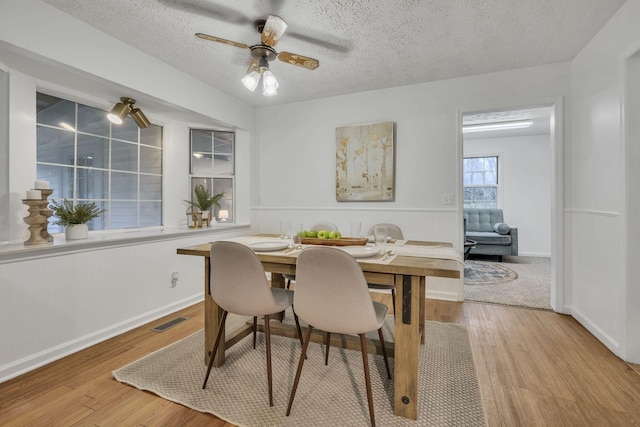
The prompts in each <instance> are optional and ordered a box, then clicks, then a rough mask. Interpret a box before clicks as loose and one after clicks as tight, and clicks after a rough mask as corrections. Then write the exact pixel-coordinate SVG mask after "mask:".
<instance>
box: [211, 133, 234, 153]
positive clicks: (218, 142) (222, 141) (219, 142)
mask: <svg viewBox="0 0 640 427" xmlns="http://www.w3.org/2000/svg"><path fill="white" fill-rule="evenodd" d="M214 136H215V139H214V141H213V152H214V153H216V154H233V141H234V134H233V132H214Z"/></svg>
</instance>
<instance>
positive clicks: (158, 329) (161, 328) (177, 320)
mask: <svg viewBox="0 0 640 427" xmlns="http://www.w3.org/2000/svg"><path fill="white" fill-rule="evenodd" d="M185 320H187V318H186V317H176V318H175V319H173V320H170V321H168V322H167V323H163V324H162V325H159V326H156V327H155V328H153V329H151V330H152V331H154V332H164V331H166V330H167V329H169V328H173V327H174V326H176V325H177V324H179V323H182V322H184V321H185Z"/></svg>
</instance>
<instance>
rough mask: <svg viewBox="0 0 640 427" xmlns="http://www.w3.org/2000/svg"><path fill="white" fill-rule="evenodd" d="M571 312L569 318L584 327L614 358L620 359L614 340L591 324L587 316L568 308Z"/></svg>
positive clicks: (617, 344) (618, 346)
mask: <svg viewBox="0 0 640 427" xmlns="http://www.w3.org/2000/svg"><path fill="white" fill-rule="evenodd" d="M569 308H570V310H571V316H573V318H574V319H576V320H577V321H578V323H580V324H581V325H582V326H584V327H585V328H586V329H587V330H588V331H589V332H591V334H593V336H595V337H596V338H597V339H598V341H600V342H601V343H602V344H604V345H605V346H606V347H607V348H608V349H609V350H611V351H612V352H613V354H615V355H616V356H618V357H620V358H622V357H621V355H620V343H619V342H618V341H616V340H614V339H613V338H612V337H611V336H610V335H609V334H607V333H606V332H604V331H603V330H602V329H600V328H599V327H598V326H597V325H596V324H595V323H593V322H592V321H591V320H590V319H589V318H588V317H587V316H585V315H584V314H583V313H581V312H580V310H578V309H576V308H574V307H569Z"/></svg>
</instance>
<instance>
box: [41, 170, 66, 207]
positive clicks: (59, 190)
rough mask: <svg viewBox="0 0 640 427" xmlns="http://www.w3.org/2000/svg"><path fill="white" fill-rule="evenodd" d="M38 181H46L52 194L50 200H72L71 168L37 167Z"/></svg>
mask: <svg viewBox="0 0 640 427" xmlns="http://www.w3.org/2000/svg"><path fill="white" fill-rule="evenodd" d="M38 181H47V182H48V183H49V188H51V189H52V190H53V193H52V194H51V196H50V197H49V201H51V199H56V200H57V199H71V198H73V168H71V167H68V166H51V165H38Z"/></svg>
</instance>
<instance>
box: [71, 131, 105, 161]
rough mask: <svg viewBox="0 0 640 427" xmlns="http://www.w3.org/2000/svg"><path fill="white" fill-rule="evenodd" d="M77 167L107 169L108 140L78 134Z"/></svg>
mask: <svg viewBox="0 0 640 427" xmlns="http://www.w3.org/2000/svg"><path fill="white" fill-rule="evenodd" d="M78 165H79V166H87V167H94V168H102V169H107V168H109V139H107V138H100V137H97V136H91V135H82V134H78Z"/></svg>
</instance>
